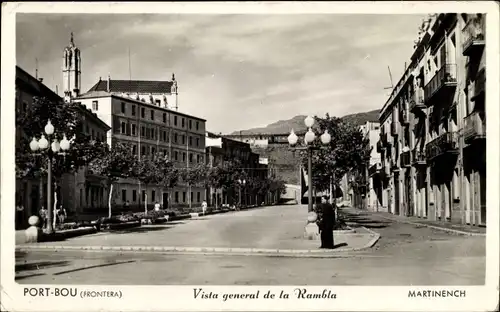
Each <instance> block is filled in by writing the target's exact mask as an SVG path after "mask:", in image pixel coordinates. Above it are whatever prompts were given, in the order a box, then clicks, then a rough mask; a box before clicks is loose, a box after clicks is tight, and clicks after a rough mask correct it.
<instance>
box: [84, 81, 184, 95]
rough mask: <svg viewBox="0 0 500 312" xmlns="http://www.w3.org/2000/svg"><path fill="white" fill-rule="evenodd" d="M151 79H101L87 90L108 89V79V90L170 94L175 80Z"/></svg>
mask: <svg viewBox="0 0 500 312" xmlns="http://www.w3.org/2000/svg"><path fill="white" fill-rule="evenodd" d="M173 78H174V80H172V81H153V80H113V79H109V80H101V79H100V78H99V81H98V82H97V83H96V84H95V85H94V86H93V87H92V88H90V89H89V91H88V92H93V91H104V92H106V91H108V81H109V92H112V93H115V92H119V93H162V94H163V93H167V94H170V93H171V91H172V85H173V83H174V81H175V77H173Z"/></svg>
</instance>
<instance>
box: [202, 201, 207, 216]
mask: <svg viewBox="0 0 500 312" xmlns="http://www.w3.org/2000/svg"><path fill="white" fill-rule="evenodd" d="M207 206H208V205H207V202H206V201H203V202H202V203H201V210H202V211H203V215H205V213H206V212H207Z"/></svg>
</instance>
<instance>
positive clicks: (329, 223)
mask: <svg viewBox="0 0 500 312" xmlns="http://www.w3.org/2000/svg"><path fill="white" fill-rule="evenodd" d="M318 208H320V209H319V210H320V211H321V219H320V224H319V230H320V233H321V248H328V249H333V248H334V242H333V228H334V225H335V210H334V208H333V205H332V204H330V203H328V198H327V197H326V196H324V197H323V198H322V199H321V205H320V207H318Z"/></svg>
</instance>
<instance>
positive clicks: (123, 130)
mask: <svg viewBox="0 0 500 312" xmlns="http://www.w3.org/2000/svg"><path fill="white" fill-rule="evenodd" d="M121 125H122V127H121V128H122V129H121V130H122V131H121V133H122V134H125V133H126V132H127V125H126V124H125V123H124V122H123V121H122V123H121Z"/></svg>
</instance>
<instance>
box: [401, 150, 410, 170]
mask: <svg viewBox="0 0 500 312" xmlns="http://www.w3.org/2000/svg"><path fill="white" fill-rule="evenodd" d="M400 163H401V167H404V168H407V167H410V151H407V152H403V153H401V157H400Z"/></svg>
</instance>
